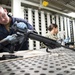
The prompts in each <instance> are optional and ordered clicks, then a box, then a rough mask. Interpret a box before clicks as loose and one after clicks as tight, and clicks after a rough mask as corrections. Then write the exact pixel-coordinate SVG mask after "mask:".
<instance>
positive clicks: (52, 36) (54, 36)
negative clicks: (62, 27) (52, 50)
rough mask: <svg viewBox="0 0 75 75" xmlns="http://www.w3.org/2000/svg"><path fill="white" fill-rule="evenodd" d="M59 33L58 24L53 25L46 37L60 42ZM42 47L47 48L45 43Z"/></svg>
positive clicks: (50, 26)
mask: <svg viewBox="0 0 75 75" xmlns="http://www.w3.org/2000/svg"><path fill="white" fill-rule="evenodd" d="M57 33H58V26H57V24H51V25H49V27H48V33H47V34H46V35H45V37H47V38H50V39H52V40H55V41H57V40H58V36H57ZM41 47H42V48H45V47H47V46H46V45H45V44H44V43H41Z"/></svg>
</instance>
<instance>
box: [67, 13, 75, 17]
mask: <svg viewBox="0 0 75 75" xmlns="http://www.w3.org/2000/svg"><path fill="white" fill-rule="evenodd" d="M67 15H68V16H71V17H73V18H75V13H74V12H71V13H68V14H67Z"/></svg>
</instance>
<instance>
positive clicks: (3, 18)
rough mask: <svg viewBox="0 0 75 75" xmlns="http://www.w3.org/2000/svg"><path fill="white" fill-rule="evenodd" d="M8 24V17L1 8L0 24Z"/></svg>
mask: <svg viewBox="0 0 75 75" xmlns="http://www.w3.org/2000/svg"><path fill="white" fill-rule="evenodd" d="M8 23H9V17H8V15H7V11H6V10H4V9H3V8H0V24H4V25H6V24H8Z"/></svg>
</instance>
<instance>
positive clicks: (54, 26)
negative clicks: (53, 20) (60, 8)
mask: <svg viewBox="0 0 75 75" xmlns="http://www.w3.org/2000/svg"><path fill="white" fill-rule="evenodd" d="M57 27H58V25H57V24H51V25H49V27H48V30H49V31H52V30H53V28H57Z"/></svg>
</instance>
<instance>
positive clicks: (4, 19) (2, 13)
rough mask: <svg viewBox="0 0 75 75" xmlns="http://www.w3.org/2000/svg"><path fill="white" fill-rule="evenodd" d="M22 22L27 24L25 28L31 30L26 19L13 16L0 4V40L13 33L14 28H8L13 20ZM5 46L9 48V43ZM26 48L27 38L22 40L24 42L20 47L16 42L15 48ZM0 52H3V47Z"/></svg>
mask: <svg viewBox="0 0 75 75" xmlns="http://www.w3.org/2000/svg"><path fill="white" fill-rule="evenodd" d="M16 21H17V22H23V23H25V24H26V25H27V28H28V29H30V30H33V27H32V25H30V24H29V23H28V22H27V21H25V20H24V19H21V18H15V17H13V16H11V15H9V14H8V12H7V10H6V9H4V8H3V7H1V6H0V40H2V39H4V38H6V37H7V36H8V35H12V34H14V33H15V32H14V30H12V29H10V27H11V26H12V25H13V24H14V23H15V22H16ZM6 47H7V48H10V45H9V44H8V45H6ZM18 49H20V50H28V38H26V40H25V41H24V44H23V45H22V47H21V48H20V44H17V45H16V47H15V50H18ZM0 52H4V51H3V49H1V50H0Z"/></svg>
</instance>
